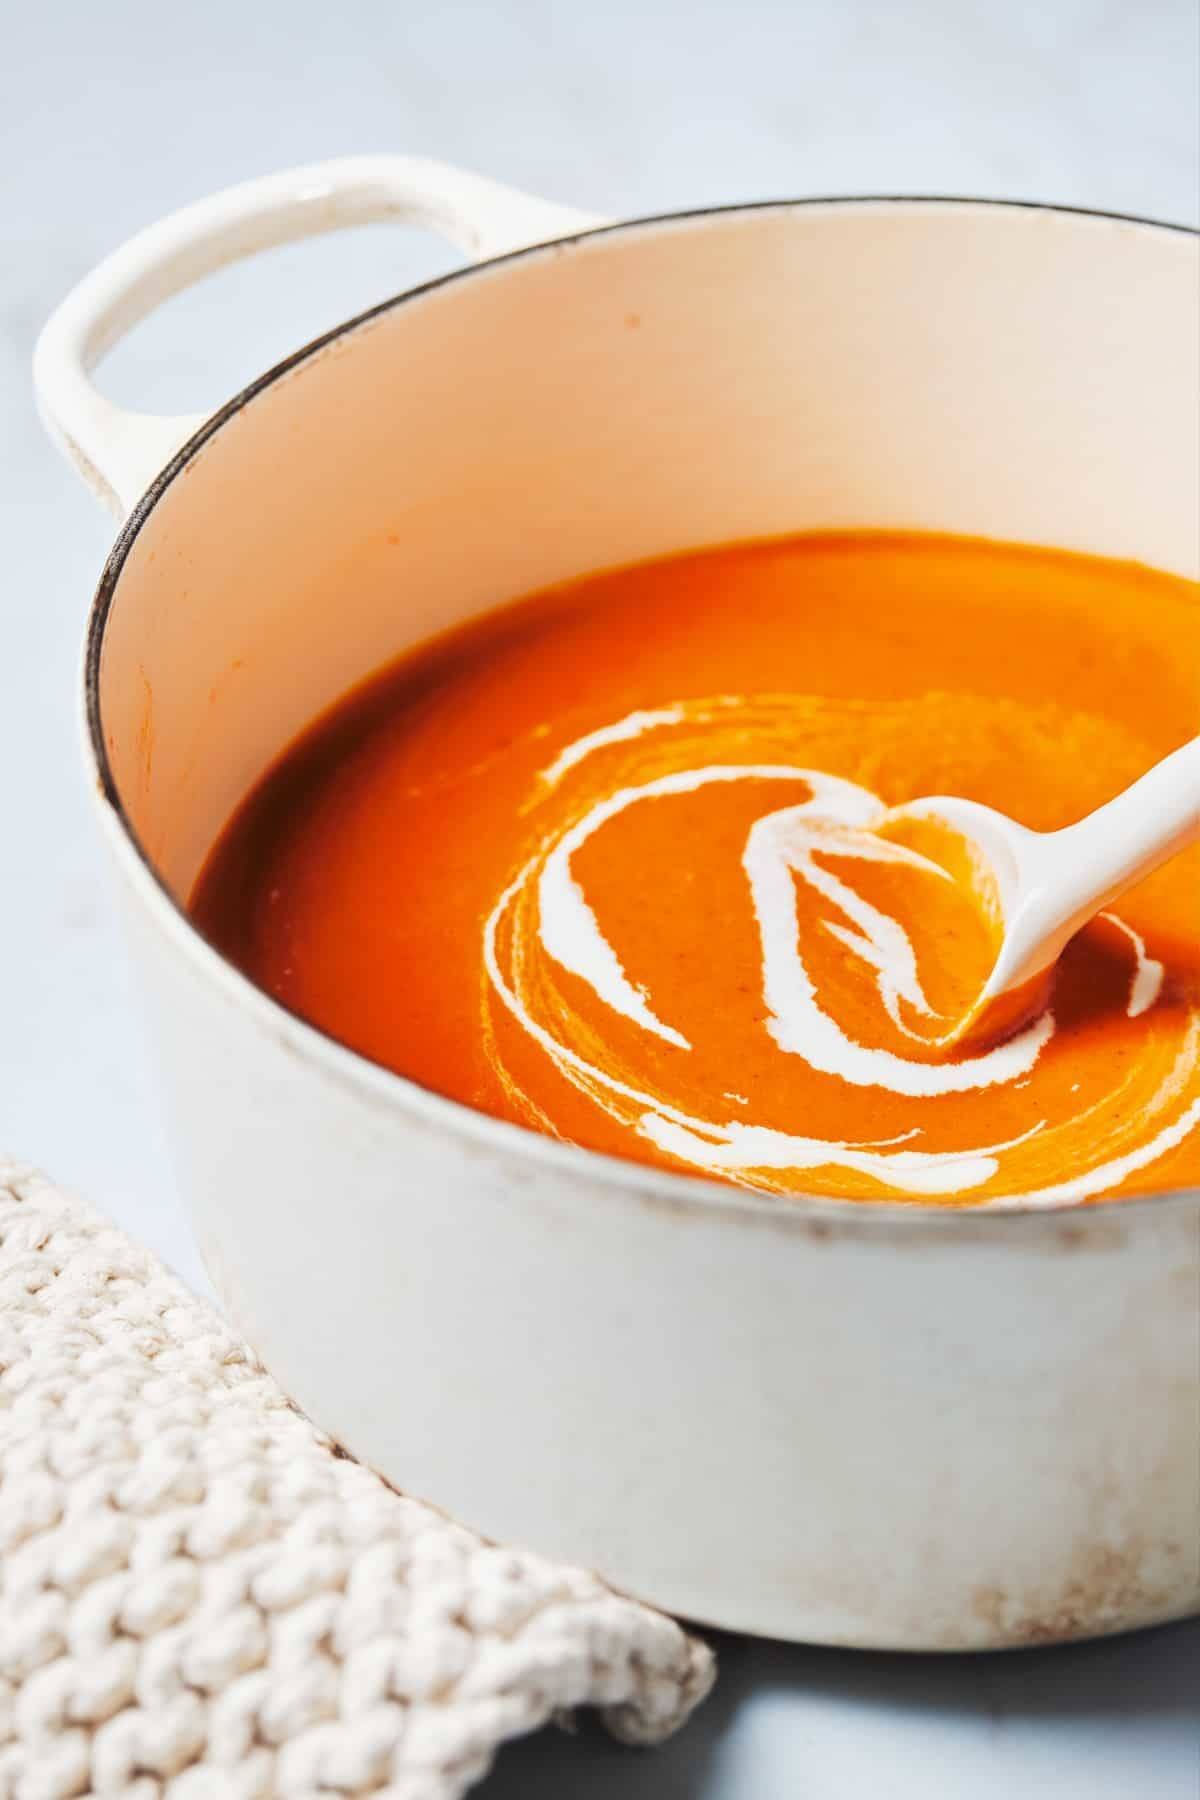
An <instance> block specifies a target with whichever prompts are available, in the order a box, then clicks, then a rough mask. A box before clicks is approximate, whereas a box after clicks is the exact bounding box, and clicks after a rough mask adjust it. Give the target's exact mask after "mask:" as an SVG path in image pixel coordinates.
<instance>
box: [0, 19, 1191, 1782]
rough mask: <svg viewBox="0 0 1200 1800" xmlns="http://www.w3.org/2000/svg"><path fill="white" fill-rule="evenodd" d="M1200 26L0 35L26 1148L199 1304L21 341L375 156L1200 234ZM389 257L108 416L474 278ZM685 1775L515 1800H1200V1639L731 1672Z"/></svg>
mask: <svg viewBox="0 0 1200 1800" xmlns="http://www.w3.org/2000/svg"><path fill="white" fill-rule="evenodd" d="M1197 80H1198V56H1197V45H1196V10H1195V7H1194V4H1193V0H1123V3H1121V0H1040V3H1038V0H1009V3H1008V4H1006V5H1003V6H1001V5H998V4H993V3H991V0H918V3H910V4H903V3H902V0H841V3H840V4H839V3H838V0H826V3H825V4H814V3H811V0H792V3H791V4H786V3H782V0H781V3H778V4H772V3H770V0H741V4H740V5H738V4H735V3H734V0H726V3H725V4H723V5H717V4H713V3H712V0H674V3H673V4H672V3H671V0H640V3H639V0H609V4H607V5H606V6H595V7H584V6H583V5H582V4H580V3H579V0H559V3H558V4H555V3H553V0H541V3H540V4H539V3H535V0H492V3H491V4H490V5H466V4H458V3H455V0H441V4H437V5H434V4H432V3H430V4H423V5H413V4H411V3H409V0H373V3H372V0H350V3H348V4H343V5H341V6H339V7H334V6H330V5H328V4H324V5H316V4H313V3H312V0H258V3H257V4H256V3H254V0H206V4H205V5H204V6H202V7H189V8H186V9H185V8H182V7H171V6H164V5H162V3H161V0H108V3H107V4H105V5H102V6H91V5H86V4H84V3H83V0H66V3H62V0H60V3H59V4H57V5H56V4H44V5H42V6H41V7H36V8H32V7H24V8H19V9H18V8H17V7H16V6H15V5H14V6H13V7H11V8H9V9H7V10H6V11H5V14H4V30H3V34H2V38H0V147H2V149H3V151H4V155H3V157H2V158H0V471H2V472H3V477H4V479H3V484H2V494H0V507H2V508H3V530H2V536H0V543H2V545H3V551H4V559H3V577H2V579H3V591H2V594H0V809H2V813H0V816H2V818H3V827H4V829H3V836H2V838H0V1018H2V1020H3V1027H4V1029H3V1034H2V1035H3V1041H2V1043H0V1143H3V1144H5V1146H6V1147H11V1148H13V1149H19V1150H20V1152H21V1153H22V1154H24V1155H27V1156H29V1157H31V1158H35V1159H37V1160H38V1161H40V1162H42V1163H43V1164H45V1165H46V1166H47V1167H48V1168H50V1169H51V1170H53V1171H54V1172H55V1173H56V1174H57V1175H58V1176H59V1177H60V1178H61V1179H63V1180H65V1181H68V1182H70V1183H73V1184H74V1185H76V1186H78V1187H79V1188H81V1189H82V1190H84V1191H86V1192H87V1193H88V1194H90V1195H91V1196H92V1197H93V1198H94V1199H95V1200H96V1201H97V1202H99V1203H100V1204H101V1205H102V1206H105V1207H106V1208H108V1209H109V1210H110V1211H111V1212H112V1213H114V1214H115V1215H116V1216H117V1217H118V1218H119V1219H120V1220H121V1221H122V1222H123V1223H125V1224H126V1225H127V1226H129V1227H130V1228H131V1229H132V1230H134V1231H136V1232H138V1233H140V1234H141V1235H142V1236H143V1237H145V1238H146V1239H148V1240H149V1241H150V1242H151V1243H152V1244H153V1245H154V1246H155V1247H156V1248H157V1249H158V1250H160V1251H161V1252H162V1253H163V1254H164V1255H165V1256H166V1257H167V1258H168V1259H169V1260H171V1261H172V1262H174V1263H175V1264H176V1265H177V1266H178V1267H180V1268H181V1269H182V1270H183V1271H184V1273H185V1274H187V1275H188V1276H189V1277H191V1278H192V1279H194V1280H199V1279H200V1276H199V1271H198V1268H197V1264H196V1260H195V1257H194V1253H193V1251H192V1248H191V1244H190V1238H189V1236H188V1232H187V1227H186V1224H185V1223H184V1222H183V1220H182V1217H181V1214H180V1210H179V1207H178V1203H177V1200H176V1197H175V1193H174V1189H173V1185H172V1176H171V1168H170V1161H169V1154H168V1148H167V1145H166V1143H165V1141H164V1137H163V1132H162V1129H161V1125H160V1121H159V1110H158V1103H157V1097H156V1094H155V1082H154V1069H153V1064H152V1060H151V1057H150V1055H149V1053H148V1050H147V1046H146V1043H145V1041H144V1038H143V1035H142V1029H141V1022H140V1017H139V1012H138V1007H137V996H136V995H135V994H134V993H133V992H132V991H131V986H130V981H129V978H128V974H127V970H126V965H125V960H124V955H123V949H122V945H121V943H120V941H119V939H118V937H117V934H116V931H115V929H114V923H113V918H112V914H111V911H110V906H109V896H108V891H107V887H106V878H105V872H104V870H103V867H102V863H101V858H100V855H99V849H98V845H97V842H96V839H95V836H94V834H93V830H92V826H91V821H90V819H89V817H88V814H87V808H86V802H85V797H84V793H83V784H82V781H81V779H80V773H79V764H78V757H77V750H76V725H75V692H76V668H77V660H78V643H79V636H80V628H81V624H82V620H83V615H84V610H85V607H86V604H87V601H88V597H89V594H90V591H91V588H92V586H93V584H94V581H95V577H96V573H97V569H98V566H99V563H100V560H101V557H102V555H103V553H104V550H105V548H106V544H107V540H108V537H109V526H108V524H107V522H106V520H105V519H104V517H103V516H102V515H101V514H100V512H99V511H98V510H97V509H96V508H95V507H94V505H93V502H92V501H91V500H90V499H89V498H88V497H87V496H86V495H85V494H84V492H83V491H82V489H81V488H79V487H78V486H77V485H76V483H75V481H74V478H73V477H72V476H71V475H69V474H68V472H67V471H66V469H65V468H64V467H63V466H62V465H60V464H59V463H58V462H57V461H56V459H55V457H54V455H53V453H52V452H51V450H50V449H49V447H48V445H47V444H46V443H45V442H44V440H43V438H42V436H41V433H40V430H39V427H38V425H37V421H36V419H35V416H34V412H33V407H32V403H31V398H30V393H29V383H28V373H27V371H28V361H29V352H30V347H31V344H32V339H33V335H34V332H35V330H36V327H37V325H38V323H39V322H40V320H41V319H42V317H43V316H44V315H45V314H46V312H47V311H48V310H49V309H50V307H51V305H52V304H53V303H54V301H55V300H56V299H57V298H58V297H59V296H60V295H61V294H62V292H63V291H65V289H66V288H67V287H68V286H69V285H70V283H71V282H72V281H73V280H74V279H75V278H76V277H77V276H78V275H80V274H82V273H83V271H84V270H85V269H86V268H87V267H88V265H89V264H90V263H91V262H93V261H94V260H95V259H96V258H97V257H98V256H99V255H101V254H102V253H103V252H104V251H105V250H107V249H108V248H110V247H111V246H112V245H113V244H114V243H115V242H116V241H117V240H119V239H120V238H122V237H123V236H125V235H126V234H127V233H129V232H130V231H132V230H134V229H136V228H137V227H138V226H140V225H142V224H143V223H145V222H147V221H148V220H150V219H151V218H153V217H154V216H156V215H157V214H159V213H161V212H163V211H166V210H168V209H169V208H171V207H174V206H177V205H179V204H181V203H183V202H185V201H187V200H190V199H193V198H195V197H197V196H199V195H201V194H203V193H204V192H206V191H208V190H210V189H212V188H214V187H217V186H220V185H222V184H224V183H227V182H230V181H233V180H236V179H238V178H240V177H243V176H245V175H248V174H253V173H259V172H263V171H266V170H268V169H271V168H275V167H281V166H283V165H285V164H287V163H290V162H296V161H302V160H310V159H313V158H317V157H322V156H329V155H335V154H341V153H346V152H351V151H355V150H364V149H408V150H418V151H424V152H427V153H430V154H433V155H438V156H443V157H446V158H449V159H452V160H457V161H460V162H463V163H465V164H468V165H474V166H476V167H479V168H482V169H485V170H487V171H489V172H491V173H494V174H497V175H499V176H501V177H504V178H507V179H509V180H511V181H515V182H517V183H520V184H522V185H525V186H527V187H529V188H532V189H535V190H541V191H543V192H546V193H548V194H550V195H552V196H554V197H557V198H560V199H563V200H567V201H574V202H577V203H579V204H581V205H584V206H587V207H589V208H592V209H595V210H597V211H604V212H608V213H611V214H618V213H630V212H639V211H641V212H650V211H661V210H665V209H669V208H670V207H672V206H676V205H688V204H696V203H705V202H715V201H724V200H736V199H743V198H760V197H763V196H769V195H783V194H789V193H852V192H855V191H859V192H861V191H873V192H880V191H891V192H935V193H939V192H941V193H945V192H954V193H979V194H990V195H1006V196H1010V197H1020V198H1044V199H1054V200H1060V201H1066V202H1071V203H1075V204H1080V205H1090V206H1097V207H1104V208H1111V209H1114V210H1120V211H1128V212H1135V213H1146V214H1150V215H1153V216H1157V217H1162V218H1169V219H1176V220H1185V221H1189V222H1190V221H1194V220H1195V217H1196V214H1197V211H1198V188H1200V155H1198V150H1200V146H1198V143H1197V123H1196V93H1197ZM449 260H450V259H449V258H448V257H447V254H446V252H445V250H444V249H443V248H442V247H440V246H437V245H435V244H433V243H432V242H426V241H423V240H419V239H414V238H411V237H406V236H403V235H400V234H397V233H393V232H387V231H379V232H373V233H356V234H354V235H353V236H350V237H347V238H344V239H341V240H338V241H336V242H334V241H326V242H325V243H323V244H320V245H317V246H311V247H307V248H304V249H297V250H289V251H285V252H279V253H276V254H275V255H274V256H272V257H270V258H268V259H266V260H265V261H264V262H262V263H260V264H258V265H255V266H254V267H253V268H252V269H249V270H238V271H234V272H230V273H228V274H226V275H223V276H221V277H220V278H218V279H217V280H215V281H214V282H212V283H210V284H208V286H207V287H206V288H205V289H203V290H201V291H200V292H198V293H196V294H194V295H191V296H189V297H187V298H184V299H181V300H179V301H177V302H174V303H173V304H172V305H171V306H170V307H169V308H167V309H166V311H165V313H164V314H163V315H162V317H161V318H160V319H158V320H157V321H155V322H154V323H153V324H151V325H149V326H147V327H146V328H145V329H144V330H143V331H142V332H141V333H139V334H138V336H137V338H136V339H135V340H134V341H133V342H131V343H130V344H129V345H128V346H127V347H125V348H124V349H122V351H121V352H119V353H118V355H117V356H116V357H114V358H113V361H112V364H111V365H110V368H109V370H108V371H107V372H106V377H105V379H106V382H107V383H108V385H109V386H110V387H111V389H112V391H113V392H114V394H117V393H119V394H120V395H121V396H122V397H123V398H126V399H128V400H130V401H133V402H136V403H139V404H142V405H146V406H159V407H161V408H163V409H170V410H178V411H183V410H188V409H191V408H198V409H202V408H203V407H205V406H206V405H209V404H215V403H216V402H217V401H218V400H220V399H222V398H223V397H225V396H226V395H227V394H228V393H229V392H231V391H233V389H234V388H235V387H236V386H238V385H240V384H241V382H242V381H243V379H245V378H246V377H248V376H249V375H251V374H253V373H254V372H255V371H256V370H258V369H260V368H262V367H264V366H266V365H267V364H268V363H269V362H271V361H274V360H275V359H276V358H277V357H278V356H279V355H280V354H282V353H283V352H285V351H286V350H288V349H289V348H291V347H293V346H294V345H295V344H297V343H300V342H302V341H303V340H304V339H305V338H306V337H308V336H310V335H312V333H313V332H314V331H315V330H317V329H318V328H320V327H322V326H324V325H327V324H331V323H333V322H335V321H336V320H337V319H338V318H339V317H341V316H343V315H345V314H346V313H348V312H349V311H351V310H353V309H356V308H358V307H360V306H362V305H364V304H366V303H368V302H369V301H371V300H373V299H376V298H380V297H382V296H383V295H385V294H386V293H388V292H390V291H393V290H395V289H396V288H399V287H402V286H404V285H406V284H408V283H409V282H411V281H412V280H414V279H417V278H419V277H420V276H422V275H424V274H427V273H432V272H434V271H435V270H436V269H438V268H441V267H445V266H447V265H448V262H449ZM724 1660H725V1679H724V1682H723V1684H722V1687H721V1688H720V1689H719V1691H718V1693H717V1694H716V1696H715V1697H714V1699H713V1700H712V1701H711V1702H710V1703H709V1705H708V1707H707V1708H706V1709H705V1711H704V1712H703V1713H702V1714H701V1716H700V1717H699V1718H698V1719H697V1720H696V1722H695V1724H694V1726H693V1727H692V1728H691V1730H689V1731H688V1732H687V1733H685V1734H684V1736H683V1737H682V1738H681V1739H679V1740H677V1742H676V1743H675V1744H673V1745H672V1746H671V1747H670V1748H668V1749H667V1750H665V1751H663V1752H662V1753H660V1754H659V1755H656V1756H643V1757H638V1756H636V1755H630V1754H628V1753H621V1752H618V1751H616V1750H614V1749H612V1748H610V1747H608V1746H607V1745H604V1744H602V1743H601V1742H599V1741H598V1740H597V1739H595V1738H594V1737H592V1736H591V1735H590V1734H589V1735H586V1736H585V1738H584V1740H583V1741H576V1742H569V1741H567V1740H565V1739H556V1738H555V1737H554V1735H553V1734H548V1735H546V1736H545V1737H543V1738H541V1739H538V1740H536V1741H535V1742H533V1743H531V1744H528V1745H524V1746H520V1747H517V1748H515V1749H513V1750H511V1751H509V1752H507V1753H506V1754H505V1756H504V1757H502V1759H501V1762H500V1765H499V1767H498V1769H497V1771H496V1773H495V1775H494V1776H493V1777H492V1778H491V1780H490V1782H489V1783H488V1784H486V1786H485V1789H484V1792H486V1793H487V1794H488V1795H489V1796H490V1800H517V1797H518V1796H520V1800H548V1797H549V1796H551V1795H553V1796H556V1797H561V1796H564V1795H572V1796H576V1797H578V1800H593V1797H594V1800H601V1797H602V1796H606V1795H609V1794H614V1795H615V1794H623V1795H625V1796H627V1797H629V1800H640V1797H642V1796H644V1797H645V1800H650V1797H651V1796H653V1797H654V1800H676V1797H682V1796H687V1797H689V1800H775V1797H776V1796H779V1797H781V1800H783V1797H787V1800H790V1796H792V1795H804V1796H806V1797H807V1800H862V1797H863V1796H870V1797H871V1800H909V1797H910V1796H911V1800H917V1797H918V1796H919V1797H920V1800H931V1797H932V1800H939V1797H942V1796H946V1797H949V1800H959V1797H963V1800H1040V1797H1041V1796H1043V1795H1044V1796H1049V1795H1051V1794H1053V1795H1054V1796H1055V1800H1131V1797H1132V1796H1138V1800H1195V1797H1196V1794H1197V1791H1198V1787H1200V1624H1193V1625H1183V1626H1176V1627H1173V1628H1170V1629H1166V1630H1163V1631H1160V1632H1155V1633H1149V1634H1145V1635H1143V1636H1141V1637H1139V1638H1136V1639H1130V1640H1126V1641H1121V1642H1111V1643H1107V1644H1098V1645H1090V1646H1080V1647H1078V1648H1072V1649H1065V1650H1057V1651H1042V1652H1039V1653H1029V1654H1022V1655H1008V1656H1003V1657H991V1658H984V1659H974V1660H963V1661H955V1660H951V1659H941V1658H939V1659H929V1658H907V1659H906V1658H899V1657H878V1656H866V1655H855V1654H846V1653H838V1654H834V1653H830V1652H822V1651H815V1650H788V1649H784V1648H781V1647H778V1646H770V1645H757V1646H756V1645H751V1644H747V1643H732V1642H731V1643H729V1644H727V1645H726V1646H724Z"/></svg>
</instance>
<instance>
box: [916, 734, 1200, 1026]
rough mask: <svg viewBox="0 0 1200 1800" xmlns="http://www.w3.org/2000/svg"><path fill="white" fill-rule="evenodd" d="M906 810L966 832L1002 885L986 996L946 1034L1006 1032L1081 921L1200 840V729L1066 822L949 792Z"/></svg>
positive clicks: (1041, 990)
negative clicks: (1022, 818) (1018, 815)
mask: <svg viewBox="0 0 1200 1800" xmlns="http://www.w3.org/2000/svg"><path fill="white" fill-rule="evenodd" d="M905 815H907V816H909V817H910V818H916V819H931V820H934V821H938V822H941V823H943V824H945V825H948V826H949V827H950V828H951V830H952V831H955V832H957V833H959V834H960V835H961V836H962V837H964V838H965V839H966V840H967V841H968V843H969V844H970V845H971V846H973V847H974V848H975V849H976V850H977V851H978V853H979V855H980V856H981V858H982V859H983V862H984V864H985V865H986V871H987V874H989V875H990V876H991V877H992V880H993V882H994V884H995V886H994V898H995V901H996V903H997V905H998V907H999V912H1000V922H1001V925H1002V928H1003V936H1002V939H1001V943H1000V950H999V953H998V955H997V957H996V961H995V963H994V965H993V967H992V972H991V974H990V976H989V977H988V980H987V983H986V984H985V986H984V988H983V990H982V992H981V994H980V996H979V999H978V1000H977V1001H976V1003H975V1005H974V1006H973V1007H972V1008H971V1010H970V1012H969V1013H968V1014H967V1015H966V1017H965V1018H964V1019H963V1020H962V1021H961V1022H960V1023H959V1024H958V1025H957V1026H956V1028H955V1030H954V1031H953V1032H952V1033H951V1034H950V1035H949V1037H948V1038H947V1039H945V1040H943V1041H944V1042H945V1043H947V1044H958V1045H962V1044H963V1043H964V1042H967V1041H977V1040H980V1039H983V1038H996V1037H999V1036H1002V1035H1003V1034H1004V1033H1005V1032H1006V1031H1013V1030H1015V1029H1016V1027H1017V1026H1018V1025H1019V1024H1021V1023H1022V1022H1023V1020H1024V1019H1025V1018H1026V1017H1028V1016H1029V1014H1030V1013H1031V1012H1033V1011H1034V1010H1036V1009H1037V1008H1038V1007H1039V1006H1040V1005H1041V1003H1042V1001H1043V999H1044V997H1045V989H1046V985H1047V984H1048V982H1049V979H1050V972H1051V971H1052V970H1053V967H1054V964H1055V963H1056V962H1057V961H1058V958H1059V956H1060V955H1061V954H1062V951H1063V950H1064V948H1065V947H1066V945H1067V943H1068V941H1069V940H1070V939H1071V938H1072V937H1074V935H1075V933H1076V932H1077V931H1078V930H1079V929H1080V928H1081V926H1084V925H1086V924H1087V922H1088V920H1089V919H1091V918H1094V917H1095V915H1096V914H1097V913H1098V912H1102V911H1103V910H1104V908H1105V907H1106V906H1108V905H1109V904H1110V903H1111V902H1112V901H1113V900H1115V899H1116V898H1117V896H1118V895H1119V894H1123V893H1124V892H1125V891H1126V889H1127V888H1131V887H1133V886H1135V885H1136V883H1138V882H1139V881H1141V880H1142V879H1143V878H1144V877H1145V876H1147V875H1149V874H1151V873H1152V872H1153V871H1154V870H1155V869H1157V868H1158V867H1159V865H1160V864H1161V863H1165V862H1167V861H1168V860H1169V858H1171V857H1172V856H1176V855H1178V853H1179V851H1181V850H1184V849H1186V848H1187V846H1188V845H1189V844H1193V843H1196V842H1197V841H1200V737H1198V738H1193V739H1192V741H1191V742H1190V743H1188V744H1184V745H1183V747H1182V749H1179V750H1176V751H1174V752H1173V753H1172V754H1171V755H1170V756H1167V757H1164V758H1163V760H1162V762H1160V763H1156V764H1155V765H1154V767H1153V768H1152V769H1151V770H1149V772H1148V773H1147V774H1145V775H1143V776H1142V777H1141V779H1140V780H1139V781H1135V782H1134V784H1133V786H1132V787H1128V788H1126V789H1125V791H1124V793H1122V794H1118V795H1117V797H1116V799H1115V800H1110V801H1109V802H1108V803H1107V805H1105V806H1100V807H1097V809H1096V811H1095V812H1093V813H1089V814H1088V815H1087V817H1086V818H1084V819H1080V820H1079V822H1078V824H1076V825H1068V826H1066V827H1065V829H1064V830H1062V831H1030V830H1029V829H1028V828H1027V827H1026V826H1024V825H1018V824H1017V822H1016V820H1015V819H1010V818H1008V817H1006V815H1005V814H1004V813H1001V812H996V811H995V810H994V808H992V807H990V806H981V805H979V804H978V803H977V802H975V801H974V800H955V799H952V798H950V797H949V796H946V795H940V794H939V795H935V796H934V797H933V798H931V799H924V800H912V801H909V802H908V803H907V805H904V806H899V807H896V808H895V809H894V811H893V813H892V817H893V818H894V819H902V818H903V817H904V816H905ZM985 885H986V883H985ZM1197 913H1198V917H1200V894H1198V895H1197Z"/></svg>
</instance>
